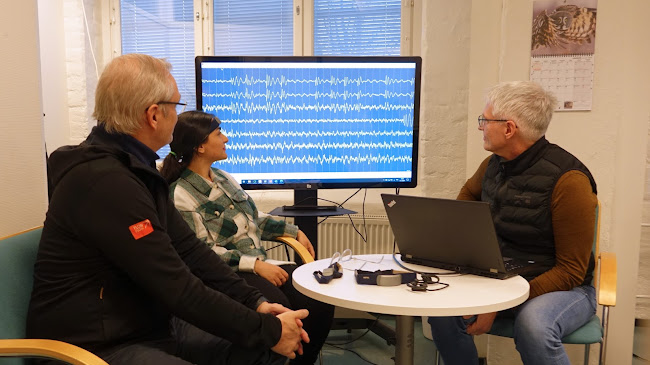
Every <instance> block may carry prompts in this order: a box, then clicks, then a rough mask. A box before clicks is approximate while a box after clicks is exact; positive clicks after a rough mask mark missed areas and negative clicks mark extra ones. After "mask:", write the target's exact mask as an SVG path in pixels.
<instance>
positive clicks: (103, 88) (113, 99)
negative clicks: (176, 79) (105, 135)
mask: <svg viewBox="0 0 650 365" xmlns="http://www.w3.org/2000/svg"><path fill="white" fill-rule="evenodd" d="M171 68H172V66H171V64H170V63H169V62H167V61H166V60H163V59H159V58H154V57H152V56H148V55H144V54H137V53H131V54H126V55H123V56H120V57H117V58H115V59H113V60H112V61H111V62H110V63H109V64H108V65H107V66H106V68H105V69H104V71H103V72H102V75H101V77H100V78H99V82H98V83H97V90H96V92H95V112H94V113H93V116H94V117H95V118H96V119H97V121H98V122H99V123H100V124H103V125H104V128H105V129H106V131H107V132H109V133H124V134H133V133H135V132H136V131H137V130H138V129H140V128H141V127H142V123H143V122H144V118H145V110H146V109H147V108H148V107H149V106H150V105H151V104H155V103H157V102H159V101H168V100H169V99H170V98H171V97H172V96H173V95H174V92H175V91H176V90H175V88H174V84H173V82H170V78H169V76H170V71H171ZM163 111H164V110H163Z"/></svg>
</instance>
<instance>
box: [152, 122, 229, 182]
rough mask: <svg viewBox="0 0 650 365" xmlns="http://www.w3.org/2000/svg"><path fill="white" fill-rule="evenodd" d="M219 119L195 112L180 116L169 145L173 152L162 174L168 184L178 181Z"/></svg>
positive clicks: (167, 159)
mask: <svg viewBox="0 0 650 365" xmlns="http://www.w3.org/2000/svg"><path fill="white" fill-rule="evenodd" d="M213 120H216V122H217V123H220V121H219V119H218V118H217V117H215V116H214V115H212V114H208V113H205V112H202V111H198V110H193V111H188V112H184V113H181V114H179V115H178V122H177V123H176V127H174V139H173V140H172V142H171V143H170V144H169V148H170V149H171V152H170V153H169V154H168V155H167V157H165V159H164V160H163V165H162V167H161V169H160V174H161V175H162V176H163V178H165V180H166V181H167V183H168V184H171V183H173V182H174V181H176V180H178V178H179V177H180V176H181V173H182V172H183V170H185V169H186V168H187V166H188V165H189V164H190V162H191V161H192V158H193V157H194V151H196V148H197V147H198V146H199V145H200V144H201V143H203V141H205V140H206V138H208V135H209V134H210V132H212V130H213V129H211V125H212V121H213Z"/></svg>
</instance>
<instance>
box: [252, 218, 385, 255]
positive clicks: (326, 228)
mask: <svg viewBox="0 0 650 365" xmlns="http://www.w3.org/2000/svg"><path fill="white" fill-rule="evenodd" d="M351 217H352V222H354V226H356V228H357V230H359V232H361V234H363V235H364V236H365V235H366V232H367V242H364V241H363V240H362V239H361V237H360V236H359V234H358V233H357V232H356V231H355V230H354V228H353V225H352V222H350V218H348V216H342V217H331V218H329V219H327V220H325V221H324V222H323V223H321V224H319V225H318V252H317V253H316V254H317V257H318V258H325V257H331V256H332V254H333V253H334V252H336V251H338V252H343V250H345V249H346V248H349V249H350V250H352V254H353V255H363V254H372V253H381V254H387V253H392V252H393V240H394V236H393V231H392V230H391V228H390V225H389V224H388V218H387V217H386V216H385V215H366V219H365V230H364V225H363V221H364V220H363V217H362V216H361V215H360V214H353V215H351ZM319 219H321V220H322V219H323V218H319ZM273 246H274V244H273V243H269V242H265V243H264V247H266V248H267V249H268V248H269V247H273ZM268 256H269V258H272V259H275V260H286V254H285V252H284V250H281V249H277V248H276V249H273V250H270V251H269V252H268Z"/></svg>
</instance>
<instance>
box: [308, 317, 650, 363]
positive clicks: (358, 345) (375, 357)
mask: <svg viewBox="0 0 650 365" xmlns="http://www.w3.org/2000/svg"><path fill="white" fill-rule="evenodd" d="M380 320H381V321H382V322H383V323H384V324H386V325H388V326H390V327H393V328H395V320H394V317H392V316H388V315H382V316H380ZM414 327H415V330H414V349H415V350H414V365H425V364H426V365H431V364H433V363H434V361H433V356H434V348H433V342H431V340H429V339H427V338H425V337H424V335H423V334H422V322H421V320H420V318H418V317H416V318H415V326H414ZM647 344H650V321H648V322H645V323H642V324H639V323H637V327H636V329H635V346H634V347H635V354H636V356H634V358H633V360H632V365H650V360H649V359H648V358H650V356H649V354H650V348H648V346H647ZM322 354H323V355H322V357H323V361H322V364H324V365H367V364H376V365H394V364H395V362H394V358H393V357H394V356H395V346H393V345H387V343H386V341H385V340H384V339H383V338H381V337H379V336H378V335H376V334H375V333H373V332H370V331H367V330H363V329H353V330H351V331H349V332H348V331H347V330H332V331H330V334H329V337H328V338H327V342H326V344H325V346H323V352H322ZM317 364H319V363H318V362H317Z"/></svg>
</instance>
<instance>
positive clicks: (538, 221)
mask: <svg viewBox="0 0 650 365" xmlns="http://www.w3.org/2000/svg"><path fill="white" fill-rule="evenodd" d="M486 99H487V103H486V106H485V109H484V110H483V114H481V115H480V116H479V117H478V129H479V130H480V131H481V132H483V148H485V150H487V151H490V152H492V155H491V156H489V157H488V158H486V159H485V160H484V161H483V163H481V165H480V166H479V168H478V170H477V171H476V173H475V174H474V176H472V177H471V178H469V180H467V182H466V183H465V185H464V186H463V187H462V189H461V191H460V193H459V194H458V199H462V200H480V201H487V202H489V203H490V209H491V211H492V216H493V220H494V225H495V229H496V232H497V236H498V238H499V241H500V243H501V246H502V251H503V255H504V256H507V257H514V258H519V259H525V260H534V261H536V262H541V263H543V264H544V265H543V268H542V269H540V270H539V272H537V273H535V274H533V275H530V276H526V279H527V280H528V281H529V283H530V297H529V299H528V300H527V301H526V302H525V303H524V304H522V305H520V306H518V307H516V308H514V309H512V310H509V311H505V312H502V313H486V314H479V315H476V316H466V317H464V318H463V317H429V323H430V324H431V332H432V334H433V340H434V342H435V344H436V347H437V348H438V351H440V354H441V356H442V358H443V360H444V362H445V364H446V365H461V364H462V365H470V364H478V355H477V351H476V348H475V346H474V342H473V339H472V335H480V334H483V333H487V332H488V331H489V330H490V328H491V326H492V323H493V321H494V319H495V317H496V316H497V315H508V316H514V317H515V329H514V339H515V344H516V347H517V351H519V354H520V355H521V359H522V361H523V363H524V364H526V365H531V364H533V365H534V364H540V365H541V364H567V365H568V364H569V359H568V357H567V355H566V353H565V351H564V347H563V346H562V343H561V342H562V341H561V340H562V337H563V336H564V335H566V334H569V333H571V332H573V331H574V330H576V329H577V328H579V327H581V326H582V325H583V324H585V323H586V322H587V321H588V320H589V319H590V318H591V317H592V316H593V314H594V313H595V311H596V300H595V290H594V287H593V286H592V285H591V280H592V277H593V269H594V257H593V254H592V252H591V248H592V242H593V238H594V224H595V219H596V217H595V210H596V205H597V198H596V183H595V181H594V179H593V177H592V176H591V173H590V172H589V170H588V169H587V167H586V166H585V165H584V164H582V163H581V162H580V161H579V160H578V159H577V158H575V157H574V156H573V155H571V154H570V153H568V152H567V151H565V150H563V149H562V148H560V147H559V146H557V145H554V144H551V143H549V142H548V141H547V140H546V138H545V136H544V135H545V133H546V129H547V128H548V125H549V123H550V121H551V117H552V116H553V110H554V109H555V107H556V104H557V101H556V99H555V97H554V96H553V95H552V94H550V93H548V92H546V91H544V89H542V88H541V87H540V86H539V85H537V84H535V83H534V82H528V81H521V82H504V83H500V84H498V85H496V86H494V87H493V88H492V89H491V90H490V91H489V92H488V93H487V98H486Z"/></svg>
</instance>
